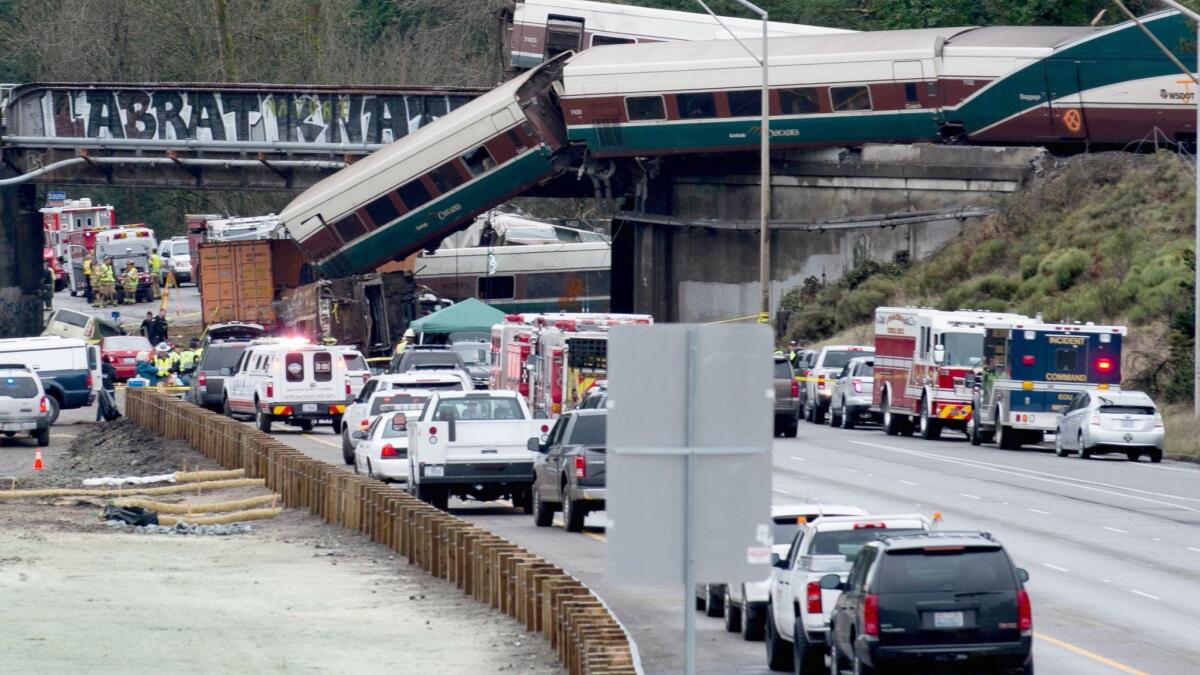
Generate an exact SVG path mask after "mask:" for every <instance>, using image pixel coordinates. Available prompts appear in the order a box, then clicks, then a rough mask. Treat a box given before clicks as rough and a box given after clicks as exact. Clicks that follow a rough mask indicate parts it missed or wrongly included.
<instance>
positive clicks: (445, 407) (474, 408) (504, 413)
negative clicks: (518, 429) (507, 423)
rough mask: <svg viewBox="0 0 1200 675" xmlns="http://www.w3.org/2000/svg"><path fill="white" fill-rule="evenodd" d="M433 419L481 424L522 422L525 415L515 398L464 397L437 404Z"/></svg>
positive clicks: (445, 400) (443, 400)
mask: <svg viewBox="0 0 1200 675" xmlns="http://www.w3.org/2000/svg"><path fill="white" fill-rule="evenodd" d="M433 419H434V420H435V421H440V422H449V421H450V420H452V419H454V420H458V421H459V422H482V421H491V420H522V419H525V415H524V414H523V413H522V411H521V406H520V405H519V404H518V403H517V399H515V398H492V397H490V396H488V397H485V396H481V397H478V398H476V397H465V398H446V399H442V400H441V401H439V402H438V407H437V412H436V413H435V414H434V416H433Z"/></svg>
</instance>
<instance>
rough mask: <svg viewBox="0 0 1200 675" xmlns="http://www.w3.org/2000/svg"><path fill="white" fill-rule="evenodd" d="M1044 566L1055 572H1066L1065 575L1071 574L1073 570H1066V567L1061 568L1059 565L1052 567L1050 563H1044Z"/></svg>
mask: <svg viewBox="0 0 1200 675" xmlns="http://www.w3.org/2000/svg"><path fill="white" fill-rule="evenodd" d="M1042 564H1043V565H1045V566H1046V567H1049V568H1050V569H1052V570H1054V571H1056V572H1065V573H1067V574H1070V573H1071V570H1069V569H1067V568H1065V567H1059V566H1058V565H1051V564H1050V563H1046V562H1044V563H1042Z"/></svg>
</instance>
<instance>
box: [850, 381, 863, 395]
mask: <svg viewBox="0 0 1200 675" xmlns="http://www.w3.org/2000/svg"><path fill="white" fill-rule="evenodd" d="M851 383H852V384H853V385H854V393H856V394H861V393H862V380H851Z"/></svg>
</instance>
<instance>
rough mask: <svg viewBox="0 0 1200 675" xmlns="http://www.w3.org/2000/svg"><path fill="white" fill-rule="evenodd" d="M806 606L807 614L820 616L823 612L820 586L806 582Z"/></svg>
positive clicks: (812, 582)
mask: <svg viewBox="0 0 1200 675" xmlns="http://www.w3.org/2000/svg"><path fill="white" fill-rule="evenodd" d="M804 601H805V604H806V608H805V611H807V612H808V613H809V614H820V613H821V612H822V611H824V610H823V608H822V606H821V584H819V583H817V582H815V581H810V582H808V588H807V592H805V594H804Z"/></svg>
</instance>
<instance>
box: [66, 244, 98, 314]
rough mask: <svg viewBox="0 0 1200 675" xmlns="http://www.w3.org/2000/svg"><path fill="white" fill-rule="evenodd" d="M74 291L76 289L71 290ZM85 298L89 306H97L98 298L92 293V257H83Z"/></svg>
mask: <svg viewBox="0 0 1200 675" xmlns="http://www.w3.org/2000/svg"><path fill="white" fill-rule="evenodd" d="M71 290H72V291H74V290H75V289H71ZM83 297H84V299H86V300H87V301H88V304H89V305H94V304H96V296H95V295H94V293H93V291H92V256H91V255H85V256H84V257H83Z"/></svg>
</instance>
